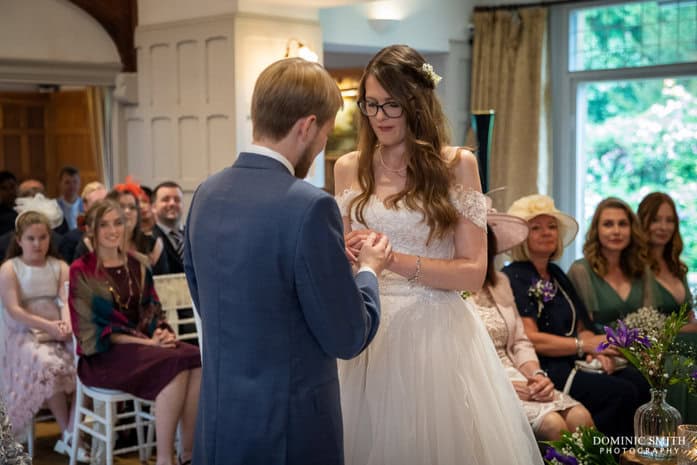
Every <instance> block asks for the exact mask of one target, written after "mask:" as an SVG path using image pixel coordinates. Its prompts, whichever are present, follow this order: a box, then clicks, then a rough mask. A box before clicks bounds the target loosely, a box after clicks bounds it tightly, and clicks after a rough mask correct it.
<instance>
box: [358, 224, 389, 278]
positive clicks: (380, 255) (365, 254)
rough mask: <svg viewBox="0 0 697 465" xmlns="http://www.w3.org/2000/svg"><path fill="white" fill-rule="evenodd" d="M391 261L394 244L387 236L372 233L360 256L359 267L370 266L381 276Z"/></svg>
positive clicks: (364, 242)
mask: <svg viewBox="0 0 697 465" xmlns="http://www.w3.org/2000/svg"><path fill="white" fill-rule="evenodd" d="M390 260H392V244H390V241H389V240H388V239H387V236H385V235H382V234H377V233H374V232H370V234H368V236H367V237H366V238H365V240H364V241H363V246H362V247H361V250H360V252H359V254H358V257H357V261H358V265H359V266H368V267H370V268H371V269H372V270H373V271H375V274H376V275H378V276H380V273H382V270H384V269H385V267H386V266H387V265H388V264H389V262H390Z"/></svg>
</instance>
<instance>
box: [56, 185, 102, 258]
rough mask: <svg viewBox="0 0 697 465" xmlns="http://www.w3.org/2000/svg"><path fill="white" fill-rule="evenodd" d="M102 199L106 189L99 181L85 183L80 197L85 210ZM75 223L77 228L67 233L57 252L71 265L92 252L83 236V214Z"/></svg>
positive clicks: (86, 238) (88, 242) (85, 237)
mask: <svg viewBox="0 0 697 465" xmlns="http://www.w3.org/2000/svg"><path fill="white" fill-rule="evenodd" d="M104 197H106V187H104V184H102V183H101V182H99V181H92V182H90V183H87V185H86V186H85V188H84V189H82V195H81V196H80V198H81V199H82V204H83V205H84V207H85V209H89V208H90V206H92V204H93V203H94V202H96V201H97V200H102V199H103V198H104ZM77 223H78V225H77V228H75V229H73V230H72V231H68V232H67V233H66V234H65V236H63V239H62V240H61V242H60V244H59V245H58V252H60V254H61V256H62V257H63V260H65V261H66V262H68V263H72V262H73V260H75V259H77V258H80V257H81V256H83V255H84V254H86V253H87V252H90V251H92V245H91V244H90V241H89V238H88V237H87V236H85V224H84V223H85V214H84V213H81V214H80V216H78V219H77Z"/></svg>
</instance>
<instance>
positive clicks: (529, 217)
mask: <svg viewBox="0 0 697 465" xmlns="http://www.w3.org/2000/svg"><path fill="white" fill-rule="evenodd" d="M508 213H509V214H510V215H514V216H517V217H519V218H521V219H523V220H525V221H526V222H527V223H528V226H529V227H530V233H529V234H528V238H527V240H526V241H524V242H523V243H522V244H520V245H517V246H515V247H514V248H513V249H512V250H511V253H510V255H511V257H512V259H513V262H511V263H510V264H508V265H507V266H505V267H504V268H503V272H504V273H505V274H506V276H508V279H509V281H510V284H511V289H512V290H513V296H514V297H515V304H516V307H517V308H518V312H519V313H520V316H521V317H522V318H521V319H522V321H523V326H524V328H525V333H526V335H527V337H528V338H529V339H530V341H532V343H533V345H534V346H535V351H536V352H537V355H538V357H539V360H540V365H541V367H542V369H544V370H546V371H547V373H548V375H549V377H550V379H551V380H552V381H553V382H554V385H555V386H556V388H557V389H562V390H564V391H567V388H568V392H569V394H570V395H571V396H573V398H574V399H576V400H578V401H579V402H581V403H582V404H583V405H584V406H585V407H586V408H587V409H588V410H589V411H590V412H591V415H592V416H593V421H594V422H595V424H596V426H597V427H598V429H599V430H600V431H602V432H603V433H605V434H606V435H608V436H631V435H633V430H634V428H633V418H634V411H635V410H636V409H637V407H638V406H639V405H641V404H642V403H644V402H646V401H648V386H647V385H646V382H645V381H643V377H642V376H641V374H639V372H638V371H636V370H635V369H634V368H632V367H627V368H624V369H623V370H616V369H615V368H616V367H615V361H614V356H615V355H617V353H616V352H615V351H613V350H605V351H602V352H599V351H598V345H599V344H600V343H601V342H603V341H604V340H605V335H599V334H595V333H594V332H593V331H592V328H593V323H592V321H591V319H590V317H589V315H588V311H587V310H586V306H585V305H584V303H583V300H581V298H579V296H578V294H577V293H576V290H575V289H574V286H573V284H572V283H571V280H570V279H569V277H568V276H567V275H566V274H565V273H564V271H562V269H561V268H559V266H557V265H556V264H555V263H553V261H554V260H556V259H558V258H559V257H561V255H562V253H563V251H564V247H566V246H568V245H569V244H571V242H573V240H574V238H575V237H576V233H577V232H578V223H576V220H574V219H573V218H572V217H571V216H569V215H567V214H566V213H563V212H561V211H559V210H558V209H557V208H556V207H555V205H554V200H553V199H552V198H551V197H549V196H546V195H537V194H536V195H529V196H526V197H522V198H520V199H518V200H516V201H515V202H513V205H511V207H510V208H509V209H508ZM577 361H585V362H589V363H590V362H592V363H593V364H597V366H598V369H597V372H594V373H590V372H586V371H578V372H575V375H574V376H570V374H571V373H572V370H573V369H574V367H575V365H576V362H577ZM569 380H570V381H569ZM567 383H570V384H569V385H568V386H567ZM644 386H646V387H647V388H646V389H645V388H644Z"/></svg>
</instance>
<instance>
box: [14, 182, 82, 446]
mask: <svg viewBox="0 0 697 465" xmlns="http://www.w3.org/2000/svg"><path fill="white" fill-rule="evenodd" d="M19 211H20V213H19V215H18V216H17V220H16V240H15V241H13V242H12V243H11V244H10V248H9V249H8V260H7V261H5V262H4V263H3V264H2V266H1V267H0V297H1V298H2V308H3V312H2V317H3V321H2V323H1V324H0V327H2V332H4V334H3V335H2V337H0V365H1V366H2V373H3V375H2V377H0V378H1V380H0V394H1V395H2V397H3V398H4V399H5V400H6V402H7V411H8V415H9V418H10V421H11V422H12V424H13V425H14V428H15V431H16V433H18V434H19V433H21V432H23V431H24V430H25V429H26V428H27V427H29V426H30V425H31V423H32V421H33V419H34V415H36V413H37V412H38V411H39V409H40V408H41V407H42V405H43V404H44V403H46V404H47V405H48V408H49V409H50V410H51V412H52V413H53V415H54V416H55V418H56V422H57V423H58V426H59V427H60V429H61V431H63V439H61V440H60V441H58V443H56V451H57V452H61V453H67V452H68V444H67V439H68V438H69V433H70V431H71V429H70V423H71V418H72V415H71V414H70V410H69V408H68V398H69V397H71V394H72V393H73V392H74V390H75V364H74V360H73V348H72V329H71V324H70V313H69V311H68V305H67V297H68V296H67V289H66V288H65V283H67V281H68V266H67V265H66V263H65V262H63V261H62V260H60V259H58V258H57V257H56V252H55V247H54V245H53V243H52V242H51V225H50V223H49V216H51V217H54V218H56V217H60V218H62V212H61V210H60V208H59V207H58V204H57V203H56V201H55V200H48V199H46V198H44V197H43V196H42V195H41V194H38V195H36V196H35V197H34V198H32V199H25V202H23V203H22V204H21V206H20V209H19ZM84 455H85V454H84V451H83V452H82V458H83V459H84Z"/></svg>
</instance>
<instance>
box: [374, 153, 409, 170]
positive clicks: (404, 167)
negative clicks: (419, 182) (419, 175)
mask: <svg viewBox="0 0 697 465" xmlns="http://www.w3.org/2000/svg"><path fill="white" fill-rule="evenodd" d="M378 161H380V164H381V165H382V167H383V168H385V170H387V171H389V172H390V173H395V174H398V175H400V176H406V175H407V165H406V164H404V166H403V167H401V168H397V169H394V168H390V167H389V166H387V164H385V160H383V159H382V150H381V149H380V148H378Z"/></svg>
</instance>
